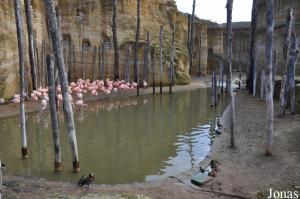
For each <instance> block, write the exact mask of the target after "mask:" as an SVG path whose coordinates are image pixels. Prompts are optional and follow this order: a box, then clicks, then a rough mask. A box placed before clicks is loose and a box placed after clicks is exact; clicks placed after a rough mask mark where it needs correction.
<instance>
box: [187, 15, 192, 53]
mask: <svg viewBox="0 0 300 199" xmlns="http://www.w3.org/2000/svg"><path fill="white" fill-rule="evenodd" d="M190 38H191V15H190V14H189V16H188V32H187V41H186V46H187V48H188V49H189V48H190Z"/></svg>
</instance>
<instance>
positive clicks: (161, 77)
mask: <svg viewBox="0 0 300 199" xmlns="http://www.w3.org/2000/svg"><path fill="white" fill-rule="evenodd" d="M162 34H163V27H162V26H160V33H159V52H160V53H159V65H160V94H162V79H163V61H162V56H163V50H162V42H163V39H162V37H163V35H162Z"/></svg>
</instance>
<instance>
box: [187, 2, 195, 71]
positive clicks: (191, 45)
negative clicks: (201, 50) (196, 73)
mask: <svg viewBox="0 0 300 199" xmlns="http://www.w3.org/2000/svg"><path fill="white" fill-rule="evenodd" d="M195 8H196V0H193V14H192V24H191V36H190V43H189V48H188V49H189V55H190V75H192V67H193V51H194V24H195Z"/></svg>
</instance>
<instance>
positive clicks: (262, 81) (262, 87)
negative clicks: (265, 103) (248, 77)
mask: <svg viewBox="0 0 300 199" xmlns="http://www.w3.org/2000/svg"><path fill="white" fill-rule="evenodd" d="M265 78H266V75H265V71H264V70H263V71H262V72H261V76H260V99H265V87H266V86H265Z"/></svg>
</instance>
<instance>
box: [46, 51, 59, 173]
mask: <svg viewBox="0 0 300 199" xmlns="http://www.w3.org/2000/svg"><path fill="white" fill-rule="evenodd" d="M47 74H48V88H49V91H48V94H49V104H50V113H51V123H52V136H53V145H54V157H55V158H54V169H55V171H56V172H58V171H61V170H62V165H61V153H60V151H61V150H60V142H59V129H58V119H57V107H56V96H55V88H56V87H55V79H54V56H53V55H52V54H51V55H48V56H47Z"/></svg>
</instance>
